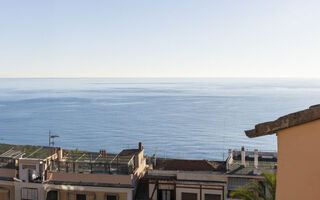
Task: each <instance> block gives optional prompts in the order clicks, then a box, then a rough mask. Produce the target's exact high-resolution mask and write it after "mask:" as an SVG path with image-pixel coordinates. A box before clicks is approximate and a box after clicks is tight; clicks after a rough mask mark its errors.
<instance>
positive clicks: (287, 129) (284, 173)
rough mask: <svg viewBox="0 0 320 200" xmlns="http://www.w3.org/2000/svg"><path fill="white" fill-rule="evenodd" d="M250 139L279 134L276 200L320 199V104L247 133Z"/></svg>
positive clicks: (259, 125) (258, 125) (258, 126)
mask: <svg viewBox="0 0 320 200" xmlns="http://www.w3.org/2000/svg"><path fill="white" fill-rule="evenodd" d="M245 132H246V135H247V136H248V137H250V138H252V137H259V136H264V135H268V134H274V133H276V134H277V138H278V167H277V168H278V169H277V190H276V199H278V200H287V199H290V200H295V199H297V200H298V199H299V200H301V199H307V200H318V199H320V197H319V194H318V190H319V188H320V181H319V180H320V162H318V159H317V156H319V155H320V148H319V146H320V105H316V106H311V107H310V108H309V109H306V110H302V111H299V112H296V113H292V114H288V115H285V116H283V117H280V118H279V119H277V120H275V121H271V122H266V123H262V124H257V125H256V126H255V128H254V129H252V130H248V131H245Z"/></svg>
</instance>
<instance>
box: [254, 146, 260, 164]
mask: <svg viewBox="0 0 320 200" xmlns="http://www.w3.org/2000/svg"><path fill="white" fill-rule="evenodd" d="M258 158H259V153H258V149H255V150H254V168H258Z"/></svg>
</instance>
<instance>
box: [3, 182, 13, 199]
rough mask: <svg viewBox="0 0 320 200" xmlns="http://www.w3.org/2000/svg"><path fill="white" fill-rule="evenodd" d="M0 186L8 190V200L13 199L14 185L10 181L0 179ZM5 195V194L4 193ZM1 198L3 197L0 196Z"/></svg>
mask: <svg viewBox="0 0 320 200" xmlns="http://www.w3.org/2000/svg"><path fill="white" fill-rule="evenodd" d="M0 188H5V189H8V190H9V198H10V200H14V199H15V196H14V186H13V184H12V182H9V181H8V182H7V181H0ZM5 196H6V195H5ZM1 198H5V197H3V196H0V199H1Z"/></svg>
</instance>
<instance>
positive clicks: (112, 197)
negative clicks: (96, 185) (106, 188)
mask: <svg viewBox="0 0 320 200" xmlns="http://www.w3.org/2000/svg"><path fill="white" fill-rule="evenodd" d="M117 199H118V196H117V195H112V194H107V196H106V197H105V200H117Z"/></svg>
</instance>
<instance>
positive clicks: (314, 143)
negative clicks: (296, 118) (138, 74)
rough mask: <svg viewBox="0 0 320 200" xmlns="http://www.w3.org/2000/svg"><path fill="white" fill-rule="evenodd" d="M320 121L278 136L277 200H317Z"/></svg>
mask: <svg viewBox="0 0 320 200" xmlns="http://www.w3.org/2000/svg"><path fill="white" fill-rule="evenodd" d="M319 155H320V120H316V121H313V122H309V123H306V124H303V125H299V126H295V127H292V128H288V129H284V130H282V131H279V132H278V173H277V192H276V199H277V200H282V199H283V200H286V199H290V200H295V199H299V200H301V199H308V200H316V199H320V195H319V194H318V193H319V192H318V191H319V188H320V159H319V158H318V157H319Z"/></svg>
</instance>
